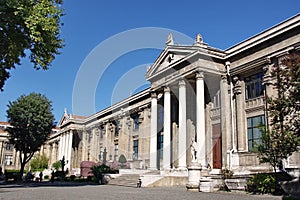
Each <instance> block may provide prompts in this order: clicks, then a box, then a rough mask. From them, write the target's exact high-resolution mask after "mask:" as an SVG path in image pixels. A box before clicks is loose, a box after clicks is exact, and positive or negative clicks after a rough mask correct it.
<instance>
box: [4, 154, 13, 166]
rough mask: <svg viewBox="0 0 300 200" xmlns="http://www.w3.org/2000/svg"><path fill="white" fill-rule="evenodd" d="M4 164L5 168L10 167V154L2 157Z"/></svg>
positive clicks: (11, 158) (11, 157)
mask: <svg viewBox="0 0 300 200" xmlns="http://www.w3.org/2000/svg"><path fill="white" fill-rule="evenodd" d="M4 159H5V160H4V162H5V165H6V166H10V165H12V164H13V162H12V161H13V156H12V155H11V154H6V155H5V156H4Z"/></svg>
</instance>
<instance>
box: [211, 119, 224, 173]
mask: <svg viewBox="0 0 300 200" xmlns="http://www.w3.org/2000/svg"><path fill="white" fill-rule="evenodd" d="M212 136H213V137H212V139H213V141H212V142H213V144H212V145H213V168H214V169H221V168H222V137H221V125H220V124H214V125H212Z"/></svg>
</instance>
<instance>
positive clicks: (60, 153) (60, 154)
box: [58, 135, 62, 158]
mask: <svg viewBox="0 0 300 200" xmlns="http://www.w3.org/2000/svg"><path fill="white" fill-rule="evenodd" d="M58 157H59V158H60V157H62V135H60V136H59V141H58Z"/></svg>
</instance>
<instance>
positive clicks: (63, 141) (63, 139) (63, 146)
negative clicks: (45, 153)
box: [58, 130, 73, 170]
mask: <svg viewBox="0 0 300 200" xmlns="http://www.w3.org/2000/svg"><path fill="white" fill-rule="evenodd" d="M72 141H73V131H72V130H70V131H67V132H64V133H62V134H61V136H60V140H59V152H58V158H59V159H60V160H61V159H62V158H63V156H64V158H65V162H66V164H65V169H64V170H66V169H67V168H68V169H69V170H70V165H71V152H72Z"/></svg>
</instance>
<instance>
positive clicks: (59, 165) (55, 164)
mask: <svg viewBox="0 0 300 200" xmlns="http://www.w3.org/2000/svg"><path fill="white" fill-rule="evenodd" d="M52 167H53V168H54V169H55V170H56V171H58V170H59V169H60V168H61V161H60V160H58V161H56V162H55V163H53V164H52Z"/></svg>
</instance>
